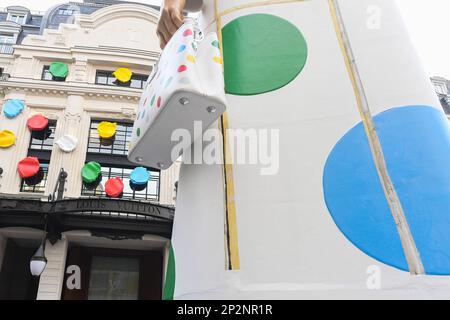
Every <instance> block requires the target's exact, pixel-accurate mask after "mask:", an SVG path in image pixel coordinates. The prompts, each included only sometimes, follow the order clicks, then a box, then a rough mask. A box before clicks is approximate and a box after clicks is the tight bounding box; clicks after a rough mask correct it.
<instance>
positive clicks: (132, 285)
mask: <svg viewBox="0 0 450 320" xmlns="http://www.w3.org/2000/svg"><path fill="white" fill-rule="evenodd" d="M66 261H67V263H66V270H68V268H69V267H70V266H72V267H71V268H70V270H79V274H80V288H69V287H70V286H68V285H67V280H68V278H69V277H70V276H71V274H72V273H67V274H66V278H65V281H64V293H63V299H64V300H160V299H161V297H162V278H163V254H162V253H161V252H158V251H134V250H116V249H104V248H88V247H79V246H73V247H70V248H69V251H68V256H67V260H66ZM73 266H75V267H73ZM70 281H71V279H69V282H70Z"/></svg>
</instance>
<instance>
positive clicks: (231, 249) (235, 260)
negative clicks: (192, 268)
mask: <svg viewBox="0 0 450 320" xmlns="http://www.w3.org/2000/svg"><path fill="white" fill-rule="evenodd" d="M214 9H215V18H216V21H217V36H218V38H219V43H220V52H221V55H222V59H223V42H222V18H221V16H219V14H218V9H219V8H218V0H214ZM222 67H224V64H222ZM228 127H229V126H228V114H227V113H226V112H225V113H224V114H223V115H222V118H221V130H222V137H223V154H224V159H223V160H224V170H223V174H224V183H225V219H226V224H225V250H226V254H225V257H226V259H225V260H226V263H227V266H226V268H227V269H228V270H239V269H240V268H241V263H240V259H239V244H238V231H237V220H236V203H235V200H234V198H235V197H234V177H233V165H232V161H231V158H230V157H231V150H230V141H229V137H228Z"/></svg>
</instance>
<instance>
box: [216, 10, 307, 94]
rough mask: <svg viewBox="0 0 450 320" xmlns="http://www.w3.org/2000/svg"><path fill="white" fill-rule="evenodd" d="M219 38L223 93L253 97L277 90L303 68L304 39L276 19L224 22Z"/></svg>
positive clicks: (257, 16) (246, 18)
mask: <svg viewBox="0 0 450 320" xmlns="http://www.w3.org/2000/svg"><path fill="white" fill-rule="evenodd" d="M222 35H223V52H224V67H225V90H226V92H227V93H230V94H235V95H256V94H261V93H265V92H270V91H274V90H277V89H279V88H281V87H284V86H285V85H287V84H288V83H290V82H291V81H292V80H294V79H295V78H296V77H297V76H298V75H299V74H300V72H301V71H302V70H303V68H304V67H305V65H306V60H307V57H308V46H307V44H306V40H305V38H304V37H303V35H302V33H301V32H300V31H299V30H298V29H297V27H296V26H294V25H293V24H292V23H291V22H289V21H287V20H285V19H282V18H280V17H277V16H274V15H270V14H251V15H246V16H243V17H240V18H237V19H235V20H233V21H231V22H230V23H228V24H227V25H226V26H225V27H224V28H223V30H222Z"/></svg>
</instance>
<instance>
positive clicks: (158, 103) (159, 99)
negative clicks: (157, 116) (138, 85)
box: [156, 97, 161, 108]
mask: <svg viewBox="0 0 450 320" xmlns="http://www.w3.org/2000/svg"><path fill="white" fill-rule="evenodd" d="M156 106H157V107H158V108H159V107H161V97H159V98H158V101H157V102H156Z"/></svg>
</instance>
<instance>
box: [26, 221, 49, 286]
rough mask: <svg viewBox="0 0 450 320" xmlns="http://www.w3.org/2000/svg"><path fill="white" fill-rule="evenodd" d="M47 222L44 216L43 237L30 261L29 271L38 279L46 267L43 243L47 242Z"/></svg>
mask: <svg viewBox="0 0 450 320" xmlns="http://www.w3.org/2000/svg"><path fill="white" fill-rule="evenodd" d="M47 221H48V217H47V215H46V216H45V227H44V235H43V236H42V242H41V245H40V246H39V248H38V249H37V251H36V253H35V254H34V255H33V256H32V257H31V260H30V271H31V274H32V275H33V276H35V277H40V276H41V274H42V272H44V269H45V267H46V266H47V258H46V257H45V242H46V241H47Z"/></svg>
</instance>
